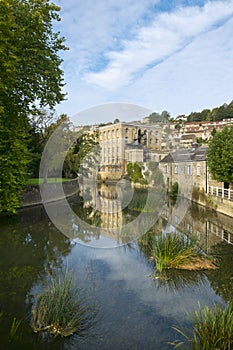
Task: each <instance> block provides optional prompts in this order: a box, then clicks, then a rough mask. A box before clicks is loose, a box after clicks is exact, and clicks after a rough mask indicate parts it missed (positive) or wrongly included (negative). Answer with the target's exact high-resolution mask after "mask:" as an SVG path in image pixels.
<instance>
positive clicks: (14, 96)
mask: <svg viewBox="0 0 233 350" xmlns="http://www.w3.org/2000/svg"><path fill="white" fill-rule="evenodd" d="M58 11H59V7H57V6H55V5H54V4H52V3H50V2H49V1H48V0H1V1H0V56H1V60H0V169H1V172H0V211H3V210H6V211H8V212H15V211H16V208H17V207H18V206H19V196H20V194H21V192H22V188H23V186H24V183H25V177H26V175H27V171H28V163H29V161H30V155H29V152H28V144H29V129H30V128H29V115H30V118H31V116H32V115H35V114H36V113H37V111H38V108H39V107H46V106H47V107H49V108H51V109H52V108H54V106H55V105H56V104H57V103H59V102H60V101H62V100H63V99H64V94H63V93H62V87H63V85H64V84H63V72H62V70H61V68H60V64H61V62H62V60H61V58H60V57H59V55H58V53H59V51H60V50H65V49H66V47H65V46H64V44H63V42H64V38H62V37H60V34H59V33H54V32H53V27H52V25H53V21H54V20H56V21H59V20H60V18H59V16H58Z"/></svg>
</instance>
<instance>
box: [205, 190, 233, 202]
mask: <svg viewBox="0 0 233 350" xmlns="http://www.w3.org/2000/svg"><path fill="white" fill-rule="evenodd" d="M208 193H209V194H211V195H212V196H217V197H221V198H224V199H228V200H229V201H232V202H233V190H230V189H227V188H221V187H214V186H209V188H208Z"/></svg>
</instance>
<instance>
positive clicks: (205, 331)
mask: <svg viewBox="0 0 233 350" xmlns="http://www.w3.org/2000/svg"><path fill="white" fill-rule="evenodd" d="M232 315H233V307H232V305H231V304H228V305H227V306H226V307H225V308H222V307H221V306H217V305H214V306H213V308H212V309H210V308H209V307H208V306H205V307H204V308H203V307H200V305H199V308H198V310H196V311H195V312H194V316H192V317H191V321H192V323H193V334H192V335H191V336H190V335H188V334H185V333H184V332H183V331H181V330H180V329H178V328H176V327H173V328H174V329H175V330H176V331H177V332H179V333H180V334H181V335H182V336H183V337H184V338H185V339H186V341H188V343H189V345H190V347H189V348H190V349H191V350H200V349H202V350H214V349H215V350H218V349H219V350H230V349H233V317H232ZM186 341H181V342H177V341H175V342H173V343H169V344H171V345H173V346H174V348H175V349H178V348H183V349H187V344H186Z"/></svg>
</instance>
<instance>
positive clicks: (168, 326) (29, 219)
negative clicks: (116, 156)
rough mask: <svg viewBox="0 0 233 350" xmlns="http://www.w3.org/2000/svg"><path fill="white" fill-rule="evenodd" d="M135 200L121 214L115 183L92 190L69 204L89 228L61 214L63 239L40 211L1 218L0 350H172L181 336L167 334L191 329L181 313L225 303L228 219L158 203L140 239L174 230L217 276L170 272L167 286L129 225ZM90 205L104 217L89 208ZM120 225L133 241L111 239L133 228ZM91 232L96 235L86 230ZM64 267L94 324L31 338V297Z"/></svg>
mask: <svg viewBox="0 0 233 350" xmlns="http://www.w3.org/2000/svg"><path fill="white" fill-rule="evenodd" d="M135 193H136V194H134V197H133V199H132V198H131V197H130V198H128V199H127V201H126V202H125V203H126V204H127V205H125V207H124V208H123V209H122V208H120V209H122V210H120V209H119V208H118V204H119V203H118V202H117V195H119V191H117V190H116V188H115V186H107V185H102V186H100V187H99V188H98V191H97V192H96V193H93V191H92V190H91V189H89V190H88V191H86V195H84V194H83V193H82V197H81V196H79V195H76V196H74V197H72V198H71V199H70V200H69V204H70V206H71V207H72V209H73V213H76V214H77V215H78V217H79V218H81V219H82V221H83V222H85V223H86V224H87V225H88V227H89V230H87V227H86V226H85V227H84V228H83V227H82V225H80V223H79V224H78V223H77V222H75V221H72V220H71V218H70V217H69V222H71V221H72V225H71V226H72V229H73V231H72V234H71V233H70V231H69V232H68V233H67V234H66V231H65V232H63V233H61V232H60V230H59V229H58V228H57V227H59V225H57V224H56V222H55V223H54V222H52V221H53V220H52V221H51V215H50V213H49V214H48V213H47V212H46V211H45V210H44V208H43V207H42V206H37V207H34V208H25V209H22V210H20V211H19V213H18V215H16V216H14V217H7V216H5V215H2V216H1V217H0V257H1V259H0V261H1V269H0V271H1V272H0V276H1V277H0V294H1V304H0V306H1V310H0V312H1V316H0V322H1V327H0V333H1V348H2V349H7V350H8V349H10V350H11V349H17V350H19V349H26V348H28V349H42V350H44V349H54V350H55V349H56V350H57V349H61V350H62V349H64V350H65V349H70V350H73V349H89V350H96V349H101V350H105V349H106V350H109V349H112V350H115V349H116V350H121V349H122V350H123V349H124V350H127V349H128V350H130V349H132V350H133V349H134V350H135V349H140V350H143V349H145V350H152V349H158V350H163V349H164V350H165V349H171V348H172V347H171V346H170V345H168V342H169V341H173V340H175V339H182V337H181V336H180V335H179V334H178V333H177V332H176V331H175V330H173V328H172V327H173V326H178V327H180V328H182V329H183V328H186V329H190V330H191V321H190V319H189V316H188V313H192V312H193V311H194V310H195V309H197V307H198V303H200V304H201V305H209V306H211V305H213V304H214V303H217V304H221V305H223V306H224V305H225V303H227V302H229V301H233V293H232V291H233V271H232V263H233V218H230V217H227V216H224V215H220V214H217V213H216V212H214V211H207V210H206V209H205V208H203V207H201V206H198V205H195V204H194V203H191V202H189V201H187V200H185V199H181V198H178V199H177V201H176V203H173V204H171V203H170V202H169V201H167V200H165V201H164V202H163V205H162V206H161V203H160V204H159V210H158V207H156V209H155V211H156V220H155V219H154V221H155V222H153V220H152V221H150V220H149V223H150V224H149V226H150V225H151V223H153V225H151V227H149V228H148V227H147V226H145V227H146V229H147V228H148V230H147V231H149V234H151V235H154V234H161V232H169V231H175V230H177V231H180V232H183V233H184V234H186V235H195V236H196V238H197V240H198V244H199V245H200V246H201V247H202V249H203V250H205V251H206V252H208V253H209V252H211V251H213V250H214V252H215V254H216V255H217V256H218V258H219V269H217V270H215V271H208V272H193V271H191V272H182V273H181V272H179V273H178V272H177V271H176V272H174V273H173V272H171V273H169V275H168V278H167V279H163V280H161V279H154V278H152V276H153V275H154V273H155V267H154V264H153V263H152V262H150V261H149V260H148V256H147V253H146V251H145V249H143V247H142V245H141V244H140V243H139V242H138V240H137V238H140V237H139V235H138V230H137V225H138V223H137V222H136V219H137V217H138V216H140V214H141V212H142V206H143V205H144V204H145V196H147V195H148V193H147V191H146V190H135ZM130 199H131V204H129V203H128V202H129V201H130ZM98 201H99V203H100V202H101V201H102V202H104V203H105V207H106V205H107V207H108V210H103V211H102V212H101V211H99V210H97V209H98V206H96V203H97V202H98ZM102 202H101V203H102ZM93 203H95V206H94V205H93ZM143 203H144V204H143ZM57 205H58V203H53V204H50V206H51V208H52V209H53V212H57V213H58V214H59V216H60V215H61V213H60V209H59V208H61V202H60V204H59V206H60V207H59V208H58V209H57ZM109 207H111V208H113V207H114V208H115V209H114V208H113V209H111V210H109ZM96 208H97V209H96ZM116 208H118V209H116ZM147 214H148V212H147ZM148 215H149V214H148ZM154 216H155V215H154V214H153V217H154ZM149 217H150V215H149ZM70 220H71V221H70ZM143 220H145V218H143ZM143 220H142V221H143ZM129 223H130V224H132V225H134V226H135V232H133V235H125V233H124V234H123V235H122V236H121V235H120V236H119V232H121V233H122V232H123V230H122V227H131V226H132V225H131V226H127V224H129ZM96 226H97V227H99V228H100V230H99V231H95V230H92V228H93V227H96ZM140 227H141V226H140ZM143 227H144V226H143ZM119 229H120V231H119ZM63 231H64V230H63ZM133 231H134V230H133ZM114 235H115V236H114ZM66 268H67V269H69V270H70V271H71V273H72V275H73V280H74V283H75V284H77V286H79V287H80V288H82V290H83V291H84V293H86V295H88V298H89V300H90V303H92V304H93V307H95V308H96V319H95V320H94V322H93V324H92V325H91V326H90V327H89V328H88V329H87V330H86V331H85V332H84V333H80V334H76V335H73V336H71V337H68V338H62V339H59V338H58V337H57V338H53V337H48V336H45V335H41V334H37V333H34V332H33V331H32V329H31V327H30V318H31V308H32V305H33V304H34V303H35V299H36V296H37V294H38V293H39V292H40V291H41V290H42V288H43V285H44V283H45V282H46V281H47V280H48V276H49V275H50V274H51V273H52V272H53V273H59V271H60V270H62V269H66ZM14 320H15V321H16V320H17V321H18V322H20V325H19V328H18V330H17V331H14V328H12V323H13V322H14Z"/></svg>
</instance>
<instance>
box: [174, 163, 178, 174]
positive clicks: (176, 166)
mask: <svg viewBox="0 0 233 350" xmlns="http://www.w3.org/2000/svg"><path fill="white" fill-rule="evenodd" d="M174 173H175V174H178V165H175V169H174Z"/></svg>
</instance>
